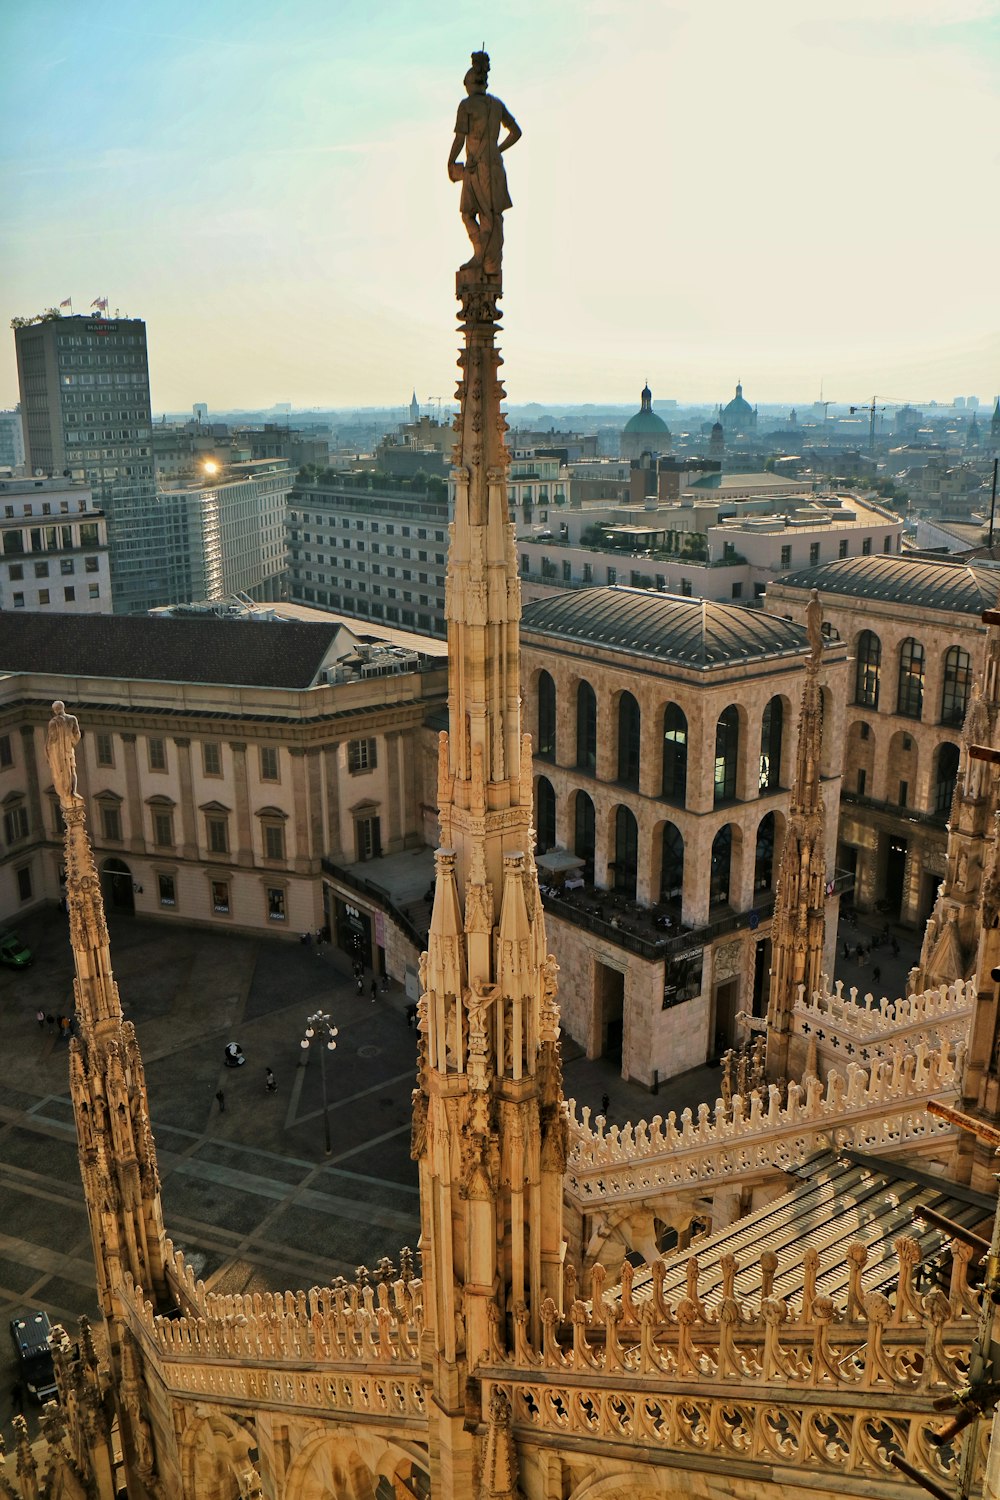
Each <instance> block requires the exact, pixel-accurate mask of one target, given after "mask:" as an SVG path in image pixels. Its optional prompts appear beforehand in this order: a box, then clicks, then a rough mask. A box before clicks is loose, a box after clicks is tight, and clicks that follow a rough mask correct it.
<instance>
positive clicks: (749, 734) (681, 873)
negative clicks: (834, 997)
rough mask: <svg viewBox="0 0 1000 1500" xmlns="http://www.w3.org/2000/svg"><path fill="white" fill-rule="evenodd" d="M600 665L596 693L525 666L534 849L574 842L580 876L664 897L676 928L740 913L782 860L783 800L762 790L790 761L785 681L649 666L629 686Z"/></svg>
mask: <svg viewBox="0 0 1000 1500" xmlns="http://www.w3.org/2000/svg"><path fill="white" fill-rule="evenodd" d="M791 670H792V671H796V673H797V671H798V663H796V664H795V666H794V668H792V669H791ZM607 675H608V677H610V678H612V679H613V681H611V682H608V684H607V687H606V688H605V689H604V690H603V691H602V687H603V686H604V685H603V684H602V681H601V678H602V677H603V676H604V674H603V673H600V672H597V671H593V672H590V673H588V676H587V677H583V676H578V675H576V674H573V675H572V676H570V675H569V674H565V675H563V674H561V673H560V674H559V681H558V683H557V680H556V677H555V676H554V675H553V673H552V672H550V671H549V670H547V669H546V668H544V667H541V668H536V669H535V670H534V671H532V672H530V673H529V675H528V677H527V684H526V695H525V698H526V709H527V712H526V719H527V721H528V723H529V725H530V727H531V729H532V730H533V732H534V734H535V746H536V751H535V828H536V834H537V840H538V849H539V851H540V852H543V851H546V850H549V849H551V848H553V847H556V846H558V847H560V848H564V849H567V850H569V851H571V852H573V853H574V854H576V855H577V856H578V857H579V858H581V859H582V860H583V861H584V871H583V874H584V878H585V879H586V880H587V882H588V883H593V884H595V885H596V886H598V887H599V888H604V889H615V890H618V891H621V892H622V893H623V894H625V895H626V896H627V897H629V898H630V899H636V900H638V901H639V902H641V903H643V904H645V905H652V904H654V903H662V904H665V905H667V906H671V905H676V907H677V917H678V918H679V919H680V920H681V921H683V922H684V924H685V925H686V926H692V927H693V926H699V925H702V924H704V923H705V922H706V921H708V920H709V919H710V918H711V916H712V915H713V914H714V912H715V911H716V910H717V909H719V908H722V907H724V906H728V907H731V908H732V909H734V910H737V911H745V910H748V909H749V908H751V907H752V906H753V905H754V903H755V901H756V900H758V899H759V898H760V896H761V895H762V894H764V893H767V892H769V891H771V890H772V889H773V886H774V880H775V878H776V875H777V868H778V862H779V860H780V857H781V846H782V842H783V839H784V832H785V815H784V799H782V800H781V802H780V804H779V805H777V806H775V805H773V800H772V799H774V798H775V797H777V796H778V795H779V794H780V793H781V792H782V791H783V790H785V789H787V788H788V786H789V783H790V779H791V775H792V769H793V764H794V759H793V758H794V750H795V737H796V732H797V731H796V724H795V716H794V712H793V708H792V703H793V701H794V693H795V686H794V685H793V682H792V681H787V682H782V681H781V678H780V677H779V678H778V681H777V682H773V683H772V690H771V691H770V692H768V691H767V690H766V689H767V686H768V683H767V679H762V678H756V679H753V678H751V679H745V680H744V682H742V683H740V684H737V683H736V682H732V681H730V682H729V683H728V684H726V683H724V682H720V683H718V684H712V685H711V686H709V685H705V686H702V685H701V684H697V685H694V684H691V685H688V684H686V683H674V682H672V681H668V680H666V679H664V678H662V677H661V678H659V679H657V678H654V677H653V676H652V675H651V674H650V675H644V677H643V681H642V682H641V683H636V684H635V686H636V691H635V692H633V691H632V690H631V685H630V686H625V685H624V684H623V682H622V678H623V676H624V675H625V674H623V673H617V674H607ZM775 675H777V674H775ZM782 676H784V674H782ZM627 680H628V679H627V678H626V681H627ZM778 686H780V687H783V688H785V691H774V690H773V688H774V687H778ZM748 688H749V689H750V690H749V691H748V690H747V689H748ZM823 691H824V698H825V701H828V699H829V690H828V689H824V690H823ZM640 699H642V702H640ZM830 758H831V761H832V760H834V759H835V758H836V756H835V753H831V757H830ZM825 769H827V774H829V773H830V770H832V765H831V767H830V768H825ZM769 804H770V805H769Z"/></svg>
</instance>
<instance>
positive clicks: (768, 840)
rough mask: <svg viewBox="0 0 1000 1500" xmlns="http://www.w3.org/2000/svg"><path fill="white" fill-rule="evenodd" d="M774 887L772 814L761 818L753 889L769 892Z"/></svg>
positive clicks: (758, 829)
mask: <svg viewBox="0 0 1000 1500" xmlns="http://www.w3.org/2000/svg"><path fill="white" fill-rule="evenodd" d="M773 885H774V813H773V812H769V813H768V814H767V816H766V817H764V818H761V820H760V824H759V826H758V828H757V849H756V853H755V854H754V862H753V888H754V890H755V891H769V890H771V889H772V887H773Z"/></svg>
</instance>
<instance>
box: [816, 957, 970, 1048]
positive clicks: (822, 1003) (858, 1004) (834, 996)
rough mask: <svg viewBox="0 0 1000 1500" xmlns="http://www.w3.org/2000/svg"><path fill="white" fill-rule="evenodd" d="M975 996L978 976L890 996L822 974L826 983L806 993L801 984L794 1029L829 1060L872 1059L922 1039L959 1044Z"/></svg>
mask: <svg viewBox="0 0 1000 1500" xmlns="http://www.w3.org/2000/svg"><path fill="white" fill-rule="evenodd" d="M975 1000H976V986H975V982H974V980H971V979H969V980H959V981H957V982H956V983H954V984H947V985H945V984H942V985H938V986H936V987H935V988H933V989H928V990H923V991H921V992H920V993H919V994H916V995H906V996H904V997H903V998H902V999H899V1000H889V999H888V998H887V996H885V995H883V996H882V997H881V998H880V999H876V998H875V996H874V995H873V994H872V993H870V992H869V993H868V994H866V995H864V996H861V995H859V993H858V990H857V988H856V987H854V986H852V987H851V989H850V990H848V992H847V993H846V995H845V993H844V984H843V980H840V979H838V980H837V982H836V984H835V985H834V987H833V989H832V990H831V989H830V982H829V979H828V978H827V976H826V975H825V974H824V975H823V983H822V988H821V989H819V990H814V991H813V993H812V995H811V996H809V997H807V996H806V995H805V993H804V990H803V987H802V986H801V985H800V986H799V992H798V995H797V996H796V1000H795V1007H794V1010H793V1012H792V1030H793V1033H794V1034H795V1035H797V1036H800V1037H803V1038H804V1039H805V1040H806V1041H807V1042H808V1041H810V1040H812V1041H815V1042H816V1044H817V1048H818V1049H819V1050H820V1051H821V1052H822V1053H823V1055H824V1057H825V1058H826V1059H829V1060H830V1061H835V1060H838V1054H839V1060H840V1061H845V1060H847V1059H848V1058H853V1059H854V1060H855V1061H857V1062H864V1063H867V1062H872V1061H874V1060H875V1059H881V1058H886V1057H890V1056H891V1055H892V1053H893V1052H895V1051H896V1050H898V1049H900V1048H907V1047H908V1048H912V1047H914V1046H915V1045H916V1044H917V1043H918V1042H920V1041H924V1042H927V1043H928V1045H930V1046H935V1045H938V1044H939V1043H941V1042H942V1041H946V1042H949V1043H951V1045H952V1046H956V1045H958V1044H959V1043H962V1042H964V1041H965V1039H966V1037H967V1035H968V1030H969V1024H970V1020H971V1017H972V1011H973V1007H974V1006H975Z"/></svg>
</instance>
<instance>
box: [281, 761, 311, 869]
mask: <svg viewBox="0 0 1000 1500" xmlns="http://www.w3.org/2000/svg"><path fill="white" fill-rule="evenodd" d="M288 755H289V759H290V760H291V763H292V803H293V807H294V809H295V815H294V816H295V855H294V857H293V858H292V859H289V858H288V854H289V851H288V850H286V851H285V859H286V862H287V863H288V864H290V865H291V867H292V869H293V870H298V871H299V872H300V873H303V874H304V873H305V872H306V871H307V870H308V868H309V853H308V851H309V821H308V808H307V799H306V753H305V751H304V750H301V749H299V748H298V747H297V746H296V747H295V748H293V749H290V750H289V752H288Z"/></svg>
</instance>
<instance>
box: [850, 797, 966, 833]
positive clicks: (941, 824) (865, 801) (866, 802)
mask: <svg viewBox="0 0 1000 1500" xmlns="http://www.w3.org/2000/svg"><path fill="white" fill-rule="evenodd" d="M840 800H841V802H851V803H854V804H855V805H856V806H857V807H867V808H869V809H870V810H871V811H872V812H879V813H884V814H885V815H886V816H887V817H890V818H892V819H894V820H896V821H902V822H904V823H923V824H925V825H926V826H928V827H930V828H941V829H944V828H946V827H947V826H948V818H949V816H950V810H951V799H950V798H949V799H948V808H947V809H946V810H945V811H943V812H922V811H921V810H920V808H917V807H903V806H902V805H901V804H900V803H898V802H881V801H879V799H878V798H877V797H866V796H864V795H863V794H862V793H861V792H849V791H847V790H842V791H841V793H840Z"/></svg>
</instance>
